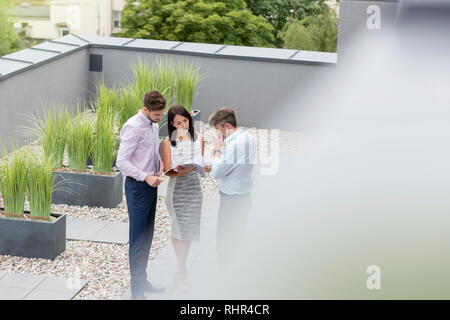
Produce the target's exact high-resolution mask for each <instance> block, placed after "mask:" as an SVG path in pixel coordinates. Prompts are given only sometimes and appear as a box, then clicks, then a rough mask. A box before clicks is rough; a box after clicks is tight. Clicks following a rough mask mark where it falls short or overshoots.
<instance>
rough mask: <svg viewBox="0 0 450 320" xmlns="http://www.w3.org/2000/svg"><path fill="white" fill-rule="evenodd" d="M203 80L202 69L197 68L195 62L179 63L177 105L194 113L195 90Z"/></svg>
mask: <svg viewBox="0 0 450 320" xmlns="http://www.w3.org/2000/svg"><path fill="white" fill-rule="evenodd" d="M202 78H203V75H200V67H197V66H195V65H194V63H193V62H191V63H188V62H181V63H179V64H178V68H177V77H176V81H175V91H176V103H177V104H179V105H182V106H184V107H185V108H186V109H187V110H188V111H192V102H193V100H194V96H195V89H196V87H197V84H198V82H199V81H200V80H201V79H202Z"/></svg>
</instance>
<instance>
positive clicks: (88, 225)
mask: <svg viewBox="0 0 450 320" xmlns="http://www.w3.org/2000/svg"><path fill="white" fill-rule="evenodd" d="M108 223H109V221H102V220H92V219H76V218H74V219H73V220H72V221H71V222H70V223H69V224H68V225H67V230H66V238H67V239H71V240H89V239H90V238H91V237H93V236H94V235H95V234H96V233H97V232H99V231H100V230H101V229H103V228H104V227H105V226H106V225H107V224H108Z"/></svg>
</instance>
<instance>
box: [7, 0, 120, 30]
mask: <svg viewBox="0 0 450 320" xmlns="http://www.w3.org/2000/svg"><path fill="white" fill-rule="evenodd" d="M124 5H125V1H123V0H51V1H45V5H44V6H41V7H33V6H26V5H23V6H20V7H15V8H14V13H15V15H16V16H15V24H14V26H15V27H16V29H17V30H23V29H25V30H26V34H27V36H29V37H30V38H34V39H54V38H58V37H61V36H64V35H66V34H68V33H75V34H84V35H97V36H111V35H113V34H115V33H117V32H119V31H120V30H121V29H120V19H121V12H122V10H123V7H124Z"/></svg>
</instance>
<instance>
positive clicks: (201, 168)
mask: <svg viewBox="0 0 450 320" xmlns="http://www.w3.org/2000/svg"><path fill="white" fill-rule="evenodd" d="M178 166H182V167H183V168H189V169H190V168H192V167H196V168H197V172H198V173H200V174H201V176H202V177H205V166H206V162H205V159H204V158H203V157H202V156H201V155H198V156H195V157H193V158H190V159H187V160H186V161H183V162H181V163H176V164H172V168H170V169H169V170H167V171H164V173H163V174H162V175H163V176H164V175H166V173H168V172H171V171H172V172H177V171H178V170H177V167H178Z"/></svg>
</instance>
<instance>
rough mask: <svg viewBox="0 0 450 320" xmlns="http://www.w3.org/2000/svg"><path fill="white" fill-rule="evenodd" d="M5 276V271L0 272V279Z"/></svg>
mask: <svg viewBox="0 0 450 320" xmlns="http://www.w3.org/2000/svg"><path fill="white" fill-rule="evenodd" d="M6 274H7V272H6V271H0V279H1V278H3V277H4V276H5V275H6Z"/></svg>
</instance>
